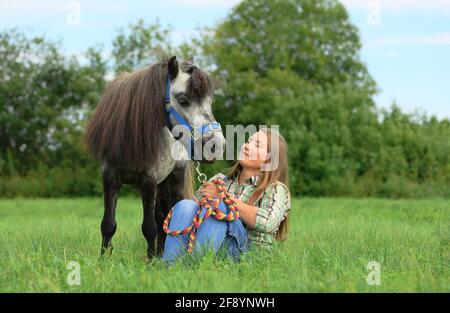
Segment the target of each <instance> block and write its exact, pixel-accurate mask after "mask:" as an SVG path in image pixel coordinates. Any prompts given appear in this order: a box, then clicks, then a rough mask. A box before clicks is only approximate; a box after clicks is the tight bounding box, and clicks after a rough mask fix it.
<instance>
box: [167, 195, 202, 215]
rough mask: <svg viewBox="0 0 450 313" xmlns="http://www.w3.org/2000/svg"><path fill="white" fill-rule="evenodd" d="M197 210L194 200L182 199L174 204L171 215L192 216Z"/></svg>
mask: <svg viewBox="0 0 450 313" xmlns="http://www.w3.org/2000/svg"><path fill="white" fill-rule="evenodd" d="M197 210H198V205H197V203H196V202H195V201H194V200H190V199H183V200H180V201H178V202H177V203H176V204H175V206H174V208H173V214H174V215H175V214H176V215H188V216H194V214H195V213H196V212H197Z"/></svg>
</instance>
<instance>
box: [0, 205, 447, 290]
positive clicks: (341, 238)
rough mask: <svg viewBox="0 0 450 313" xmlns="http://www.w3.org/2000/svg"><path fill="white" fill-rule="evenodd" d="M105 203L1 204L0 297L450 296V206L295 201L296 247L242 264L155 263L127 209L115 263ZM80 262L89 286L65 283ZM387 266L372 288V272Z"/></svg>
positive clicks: (252, 256)
mask: <svg viewBox="0 0 450 313" xmlns="http://www.w3.org/2000/svg"><path fill="white" fill-rule="evenodd" d="M102 205H103V204H102V200H101V199H100V198H72V199H69V198H64V199H7V200H0V291H1V292H115V291H123V292H311V291H314V292H315V291H319V292H330V291H337V292H381V291H388V292H410V291H412V292H437V291H444V292H449V291H450V270H449V264H450V249H449V248H450V200H444V199H430V200H384V199H311V198H307V199H295V200H294V201H293V204H292V205H293V207H292V211H291V215H290V239H289V240H288V241H287V242H285V243H283V244H281V245H278V246H276V247H275V249H274V250H273V251H272V252H271V253H269V252H265V251H259V250H254V251H252V252H249V253H247V254H246V255H244V256H243V259H242V262H241V263H239V264H234V263H233V262H232V261H230V260H225V259H218V258H215V257H214V255H213V254H209V255H207V256H206V257H204V258H203V259H201V260H197V262H196V263H195V264H194V265H193V266H190V267H189V266H187V265H185V264H183V263H178V264H177V265H176V266H175V267H172V268H166V267H165V265H164V264H163V263H162V262H161V260H160V259H155V260H153V261H151V262H148V261H147V259H146V256H145V251H146V243H145V240H144V238H143V236H142V234H141V232H140V224H141V218H142V210H141V204H140V200H139V199H136V198H132V197H128V198H127V197H122V198H120V199H119V202H118V213H117V221H118V230H117V232H116V235H115V236H114V238H113V242H114V246H115V248H114V251H113V254H112V256H110V257H106V258H103V259H101V258H99V251H100V241H101V237H100V231H99V224H100V220H101V216H102ZM72 260H74V261H77V262H79V264H80V269H81V285H80V286H69V285H68V284H67V282H66V279H67V276H68V274H69V273H70V270H69V269H67V267H66V266H67V264H68V263H69V262H70V261H72ZM369 261H377V262H379V263H380V265H381V276H380V277H381V284H380V285H378V286H377V285H369V284H368V283H367V282H366V277H367V276H368V274H369V270H368V269H367V264H368V262H369Z"/></svg>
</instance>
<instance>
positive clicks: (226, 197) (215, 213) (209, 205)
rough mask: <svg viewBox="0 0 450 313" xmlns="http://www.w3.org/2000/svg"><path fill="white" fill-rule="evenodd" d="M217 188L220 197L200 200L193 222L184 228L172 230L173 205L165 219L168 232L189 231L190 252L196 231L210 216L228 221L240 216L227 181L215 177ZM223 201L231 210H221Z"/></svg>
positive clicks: (164, 227) (165, 228) (165, 227)
mask: <svg viewBox="0 0 450 313" xmlns="http://www.w3.org/2000/svg"><path fill="white" fill-rule="evenodd" d="M212 182H213V183H214V184H215V185H216V186H217V188H218V189H219V198H216V199H214V198H211V197H203V198H202V199H201V200H200V206H199V209H198V210H197V212H196V213H195V215H194V218H193V219H192V223H191V224H190V225H189V226H188V227H186V228H184V229H178V230H170V229H169V223H170V219H171V218H172V214H173V209H174V208H173V207H172V209H170V212H169V214H167V217H166V219H165V220H164V224H163V230H164V232H165V233H166V234H169V235H172V236H178V235H180V234H182V235H184V234H187V233H189V243H188V252H189V253H192V251H194V242H195V232H196V230H197V229H198V228H199V227H200V225H201V224H202V223H203V222H204V221H205V220H206V219H208V218H209V217H210V216H212V217H214V218H215V219H216V220H225V221H227V222H231V221H234V220H235V219H237V218H238V217H239V212H238V211H237V206H236V201H235V200H234V199H233V198H232V197H231V195H230V194H229V193H228V192H227V188H226V186H225V182H224V181H223V179H221V178H217V179H214V180H213V181H212ZM220 201H223V202H224V203H225V204H226V205H228V207H229V209H230V212H229V213H228V214H225V213H223V212H222V210H220V208H219V203H220ZM203 208H206V212H205V214H204V215H203V216H202V217H201V218H200V213H201V212H202V209H203Z"/></svg>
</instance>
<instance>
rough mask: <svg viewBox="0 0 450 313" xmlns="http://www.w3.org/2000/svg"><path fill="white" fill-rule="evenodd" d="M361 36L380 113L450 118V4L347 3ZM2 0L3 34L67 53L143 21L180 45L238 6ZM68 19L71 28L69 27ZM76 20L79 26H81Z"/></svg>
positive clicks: (447, 0) (411, 0)
mask: <svg viewBox="0 0 450 313" xmlns="http://www.w3.org/2000/svg"><path fill="white" fill-rule="evenodd" d="M341 1H342V2H343V3H344V4H345V5H346V7H347V9H348V11H349V13H350V18H351V21H352V22H353V23H354V25H356V26H357V27H358V29H359V30H360V35H361V39H362V42H363V49H362V51H361V58H362V60H363V61H364V62H365V63H366V64H367V66H368V68H369V71H370V73H371V74H372V75H373V77H374V78H375V80H376V81H377V83H378V87H379V89H380V93H379V95H377V96H376V98H375V100H376V102H377V105H378V106H379V107H385V108H387V107H389V106H390V104H391V103H392V101H393V100H394V99H395V100H396V102H397V104H398V105H399V106H400V107H401V108H402V109H403V110H404V111H406V112H413V111H415V110H418V111H420V112H426V113H427V114H432V115H436V116H438V117H439V118H441V119H442V118H450V0H428V1H426V0H391V1H388V0H341ZM75 2H76V3H79V7H80V15H79V17H80V20H79V21H80V23H79V25H77V23H76V22H77V21H76V19H75V20H74V19H71V16H73V15H71V14H73V13H74V12H75V10H76V5H75V6H73V3H74V1H63V0H59V1H58V0H41V1H38V0H35V1H32V0H15V1H11V0H0V29H5V28H9V27H14V26H19V27H21V28H22V29H24V30H27V32H28V33H29V34H31V35H42V34H45V35H46V36H47V37H48V38H53V39H58V38H59V39H62V41H63V47H64V50H65V53H67V54H81V53H82V52H83V51H84V50H86V48H87V47H89V46H93V45H96V44H103V46H104V49H105V51H108V50H109V48H110V43H111V41H112V38H113V37H114V36H115V34H116V30H117V29H118V28H120V27H123V26H126V25H127V24H129V23H131V22H134V21H136V20H137V19H138V18H144V19H145V20H146V21H147V22H149V23H150V22H154V21H156V19H159V21H160V23H161V24H162V25H163V26H167V25H170V26H171V27H172V29H173V36H172V40H173V42H174V43H175V44H176V43H180V42H181V41H182V40H183V39H184V38H187V37H190V36H195V34H196V32H197V29H198V28H199V27H204V26H214V25H216V24H217V23H219V22H220V21H221V20H222V19H223V18H225V17H226V15H227V13H228V12H229V10H230V9H231V8H232V6H233V5H235V4H236V3H238V2H239V1H238V0H164V1H160V0H159V1H152V0H150V1H143V0H134V1H123V0H116V1H112V0H110V1H105V0H90V1H87V0H80V1H75ZM68 20H69V23H68ZM70 21H75V25H73V23H71V22H70Z"/></svg>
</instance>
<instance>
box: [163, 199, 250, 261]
mask: <svg viewBox="0 0 450 313" xmlns="http://www.w3.org/2000/svg"><path fill="white" fill-rule="evenodd" d="M219 208H220V210H222V212H224V213H228V212H229V208H228V206H227V205H226V204H225V203H223V202H222V201H221V202H220V203H219ZM198 209H199V206H198V204H197V203H196V202H195V201H193V200H188V199H184V200H181V201H179V202H178V203H177V204H175V206H174V208H173V213H172V218H171V220H170V224H169V229H170V230H178V229H184V228H186V227H188V226H189V225H190V224H191V223H192V219H193V218H194V215H195V213H196V212H197V210H198ZM205 213H206V209H205V208H203V210H202V211H201V213H200V217H202V216H203V215H204V214H205ZM188 242H189V233H188V234H184V235H182V234H180V235H178V236H173V235H170V234H167V236H166V243H165V246H164V253H163V257H162V258H163V261H164V262H166V263H167V264H174V263H175V261H176V259H177V258H178V257H179V256H181V255H183V254H185V253H187V248H188ZM212 246H214V249H215V251H216V253H217V252H218V251H219V249H221V248H224V249H226V250H227V252H228V255H230V256H231V257H232V258H233V260H234V261H235V262H239V260H240V255H241V253H243V252H247V251H248V250H249V248H250V240H249V239H248V236H247V230H246V229H245V227H244V225H243V224H242V221H241V219H239V218H238V219H235V220H234V221H231V222H227V221H224V220H216V219H215V218H214V217H213V216H210V217H209V218H208V219H206V220H204V221H203V223H202V224H201V225H200V227H199V228H198V229H197V231H196V233H195V242H194V251H193V253H194V254H197V253H200V254H202V253H204V252H205V251H206V249H207V248H209V247H212Z"/></svg>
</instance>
